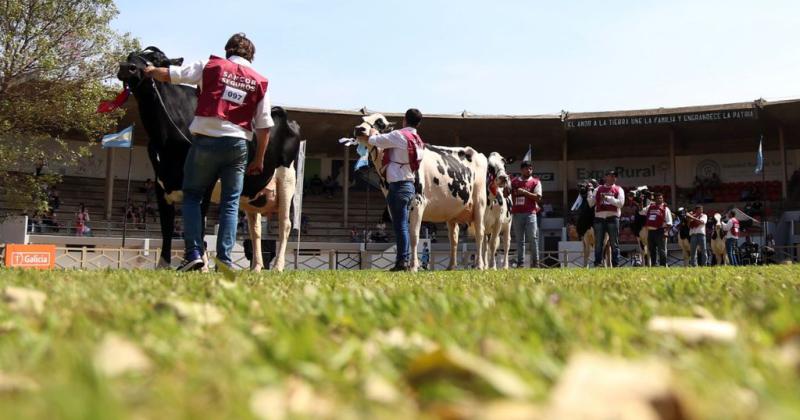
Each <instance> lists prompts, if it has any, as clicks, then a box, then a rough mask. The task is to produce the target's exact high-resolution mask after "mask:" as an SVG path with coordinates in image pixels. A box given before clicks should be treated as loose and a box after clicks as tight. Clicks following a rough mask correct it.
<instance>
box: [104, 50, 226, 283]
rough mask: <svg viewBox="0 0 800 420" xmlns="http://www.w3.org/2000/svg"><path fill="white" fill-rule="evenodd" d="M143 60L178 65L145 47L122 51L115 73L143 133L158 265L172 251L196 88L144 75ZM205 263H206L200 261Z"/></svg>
mask: <svg viewBox="0 0 800 420" xmlns="http://www.w3.org/2000/svg"><path fill="white" fill-rule="evenodd" d="M148 63H151V64H152V65H154V66H156V67H167V66H170V65H181V64H182V63H183V58H175V59H170V58H167V56H166V55H165V54H164V53H163V52H162V51H161V50H159V49H158V48H156V47H147V48H145V49H144V50H143V51H140V52H134V53H131V54H129V55H128V58H127V61H125V62H123V63H120V65H119V70H118V72H117V78H118V79H119V80H121V81H122V82H123V83H124V84H125V85H126V86H127V87H128V88H129V89H130V90H131V93H133V95H134V96H135V97H136V102H137V103H138V106H139V116H140V118H141V120H142V125H143V126H144V129H145V131H147V135H148V137H149V138H150V141H149V143H148V144H147V154H148V156H149V158H150V164H151V165H152V166H153V170H154V171H155V177H156V199H157V202H158V215H159V222H160V223H161V241H162V245H161V258H160V259H159V262H158V267H159V268H166V267H169V265H170V262H171V255H172V233H173V231H174V230H175V204H176V203H179V202H180V201H181V199H182V198H183V197H182V196H183V193H182V192H181V187H182V185H183V164H184V162H185V161H186V155H187V154H188V153H189V147H190V146H191V138H192V135H191V133H190V132H189V123H191V121H192V118H194V110H195V108H196V105H197V93H196V89H195V88H193V87H190V86H184V85H173V84H169V83H160V82H157V81H155V80H153V79H151V78H146V77H144V68H145V67H146V66H147V64H148ZM210 193H211V189H210V188H209V190H208V194H207V196H206V199H205V200H203V205H202V207H201V211H202V214H203V217H204V218H205V215H206V213H207V211H208V202H209V200H208V198H209V197H210ZM205 266H206V267H207V266H208V264H206V265H205Z"/></svg>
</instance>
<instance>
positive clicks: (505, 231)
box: [501, 220, 511, 270]
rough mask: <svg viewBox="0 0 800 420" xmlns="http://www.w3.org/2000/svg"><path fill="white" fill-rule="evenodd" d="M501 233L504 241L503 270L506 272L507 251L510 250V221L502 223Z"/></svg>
mask: <svg viewBox="0 0 800 420" xmlns="http://www.w3.org/2000/svg"><path fill="white" fill-rule="evenodd" d="M501 233H502V234H503V241H504V245H503V247H504V249H503V270H508V249H509V248H511V220H509V221H508V222H507V223H503V228H502V229H501Z"/></svg>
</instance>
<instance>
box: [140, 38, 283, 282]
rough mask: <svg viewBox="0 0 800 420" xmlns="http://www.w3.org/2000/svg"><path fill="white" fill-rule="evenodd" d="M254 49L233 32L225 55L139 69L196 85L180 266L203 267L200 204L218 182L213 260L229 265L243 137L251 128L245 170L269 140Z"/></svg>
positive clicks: (258, 167) (260, 158)
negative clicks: (252, 150)
mask: <svg viewBox="0 0 800 420" xmlns="http://www.w3.org/2000/svg"><path fill="white" fill-rule="evenodd" d="M255 52H256V48H255V46H254V45H253V43H252V41H250V40H249V39H248V38H247V37H246V36H245V35H244V34H235V35H233V36H232V37H231V38H230V39H229V40H228V42H227V44H225V58H220V57H215V56H213V55H212V56H211V57H210V58H209V59H208V60H202V61H198V62H195V63H192V64H189V65H186V66H182V67H178V66H171V67H169V68H168V69H167V68H155V67H152V66H148V67H147V68H146V69H145V73H146V74H147V75H148V76H151V77H153V78H155V79H156V80H159V81H162V82H171V83H187V84H194V85H197V87H198V89H199V91H200V95H199V97H198V98H197V110H196V111H195V117H194V120H192V123H191V125H190V126H189V130H190V131H191V132H192V134H193V137H194V139H193V140H192V147H191V149H189V154H188V155H187V156H186V162H185V164H184V167H183V171H184V174H183V223H184V239H185V242H186V254H185V256H184V261H183V263H182V264H181V266H180V267H179V268H178V269H179V270H181V271H189V270H196V269H200V268H202V267H203V260H202V258H201V255H202V253H203V252H204V249H203V241H202V238H203V224H202V219H201V216H200V203H201V201H202V199H203V195H204V193H205V191H206V189H207V188H208V186H209V185H212V184H213V183H214V182H215V181H216V180H217V179H220V180H221V182H222V195H221V197H220V205H219V207H220V210H219V232H218V234H217V259H218V260H219V261H220V262H221V263H222V264H225V265H228V266H231V265H232V260H231V250H232V249H233V245H234V243H235V242H236V223H237V217H236V216H237V213H238V211H239V196H240V195H241V193H242V185H243V182H244V173H245V166H246V165H247V141H248V140H250V139H251V138H252V137H253V131H255V133H256V138H257V147H256V153H255V157H254V158H253V161H252V162H251V163H250V165H249V166H248V167H247V173H249V174H254V175H256V174H259V173H261V171H263V169H264V154H265V153H266V150H267V143H268V142H269V129H270V127H272V126H273V125H274V122H273V121H272V117H271V116H270V108H271V106H270V101H269V95H268V94H267V83H268V82H267V78H266V77H264V76H262V75H261V74H259V73H258V72H256V71H255V70H254V69H253V68H252V66H251V62H252V61H253V56H254V55H255Z"/></svg>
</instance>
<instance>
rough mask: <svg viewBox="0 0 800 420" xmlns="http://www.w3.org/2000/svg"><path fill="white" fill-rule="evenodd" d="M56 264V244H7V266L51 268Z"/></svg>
mask: <svg viewBox="0 0 800 420" xmlns="http://www.w3.org/2000/svg"><path fill="white" fill-rule="evenodd" d="M55 266H56V246H55V245H18V244H8V245H6V267H18V268H35V269H39V270H49V269H52V268H54V267H55Z"/></svg>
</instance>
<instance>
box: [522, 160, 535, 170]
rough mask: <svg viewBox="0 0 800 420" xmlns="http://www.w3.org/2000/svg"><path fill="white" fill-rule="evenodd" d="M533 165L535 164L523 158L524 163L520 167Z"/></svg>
mask: <svg viewBox="0 0 800 420" xmlns="http://www.w3.org/2000/svg"><path fill="white" fill-rule="evenodd" d="M532 166H533V164H532V163H531V162H530V161H527V160H523V161H522V163H520V164H519V168H520V169H522V168H530V167H532Z"/></svg>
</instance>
